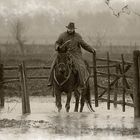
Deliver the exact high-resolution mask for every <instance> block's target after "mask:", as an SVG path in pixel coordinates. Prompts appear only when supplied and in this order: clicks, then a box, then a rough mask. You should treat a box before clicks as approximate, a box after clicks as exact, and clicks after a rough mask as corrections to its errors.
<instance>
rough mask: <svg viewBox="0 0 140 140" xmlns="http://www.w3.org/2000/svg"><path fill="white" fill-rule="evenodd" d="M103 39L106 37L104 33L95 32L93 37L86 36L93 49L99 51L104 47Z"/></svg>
mask: <svg viewBox="0 0 140 140" xmlns="http://www.w3.org/2000/svg"><path fill="white" fill-rule="evenodd" d="M105 37H106V32H104V33H101V32H97V33H96V34H95V36H94V37H90V36H88V39H89V40H90V41H91V43H92V44H94V45H95V46H94V47H95V48H96V49H97V50H100V48H101V47H103V46H104V45H105V42H106V41H105ZM93 40H94V41H93Z"/></svg>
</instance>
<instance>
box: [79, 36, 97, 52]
mask: <svg viewBox="0 0 140 140" xmlns="http://www.w3.org/2000/svg"><path fill="white" fill-rule="evenodd" d="M78 36H79V44H80V46H81V47H82V48H83V49H85V50H86V51H88V52H91V53H95V50H94V49H93V48H92V47H91V46H90V45H89V44H87V43H86V42H85V41H84V40H83V39H82V37H81V35H79V34H78Z"/></svg>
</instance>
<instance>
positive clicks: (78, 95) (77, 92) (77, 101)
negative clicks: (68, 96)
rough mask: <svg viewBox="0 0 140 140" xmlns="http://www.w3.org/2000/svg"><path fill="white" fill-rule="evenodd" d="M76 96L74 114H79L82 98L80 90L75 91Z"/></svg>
mask: <svg viewBox="0 0 140 140" xmlns="http://www.w3.org/2000/svg"><path fill="white" fill-rule="evenodd" d="M74 96H75V108H74V112H78V107H79V98H80V93H79V91H78V90H75V91H74Z"/></svg>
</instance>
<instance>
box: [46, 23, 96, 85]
mask: <svg viewBox="0 0 140 140" xmlns="http://www.w3.org/2000/svg"><path fill="white" fill-rule="evenodd" d="M66 28H67V31H66V32H64V33H62V34H60V36H59V38H58V40H57V41H56V43H55V50H56V51H58V50H59V49H61V48H63V47H64V45H66V46H68V50H69V53H70V54H71V57H72V60H73V63H74V66H75V69H76V70H77V71H78V74H79V82H80V86H81V87H83V86H84V85H85V83H86V81H87V79H88V78H89V71H88V70H87V66H86V64H85V61H84V59H83V57H82V51H81V47H82V48H83V49H85V50H86V51H88V52H91V53H95V50H94V49H93V48H92V47H91V46H90V45H88V44H87V43H86V42H85V41H84V40H83V39H82V37H81V35H80V34H78V33H77V32H75V29H76V28H75V24H74V23H73V22H70V23H69V24H68V26H66ZM54 65H55V61H54V63H53V64H52V67H51V73H50V78H49V83H48V86H51V85H52V82H53V68H54Z"/></svg>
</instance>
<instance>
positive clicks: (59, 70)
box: [53, 51, 94, 112]
mask: <svg viewBox="0 0 140 140" xmlns="http://www.w3.org/2000/svg"><path fill="white" fill-rule="evenodd" d="M78 86H79V78H78V71H76V70H75V68H74V65H73V62H72V59H71V57H70V54H69V52H67V51H65V52H59V51H58V54H57V58H56V63H55V66H54V70H53V89H54V94H55V100H56V107H57V108H58V112H60V111H61V109H62V103H61V95H62V93H63V92H65V93H66V95H67V101H66V104H65V108H66V111H67V112H69V110H70V101H71V97H72V92H74V96H75V100H76V101H75V108H74V111H75V112H78V107H79V100H80V96H81V100H80V104H81V106H80V112H82V111H83V107H84V104H85V101H86V103H87V106H88V108H89V109H90V111H92V112H94V110H93V107H92V105H91V95H90V86H89V80H88V81H87V82H86V84H85V88H84V90H82V91H83V92H81V93H80V91H79V90H78Z"/></svg>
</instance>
